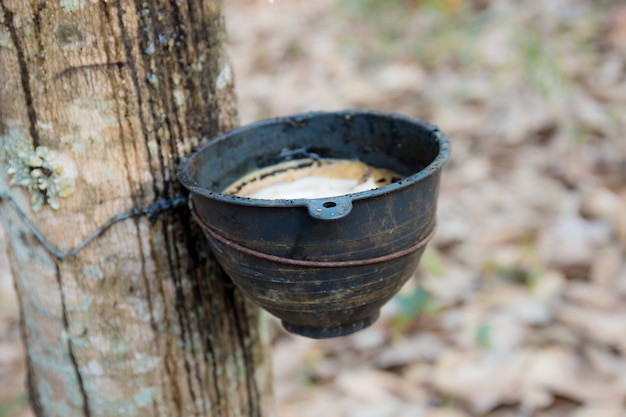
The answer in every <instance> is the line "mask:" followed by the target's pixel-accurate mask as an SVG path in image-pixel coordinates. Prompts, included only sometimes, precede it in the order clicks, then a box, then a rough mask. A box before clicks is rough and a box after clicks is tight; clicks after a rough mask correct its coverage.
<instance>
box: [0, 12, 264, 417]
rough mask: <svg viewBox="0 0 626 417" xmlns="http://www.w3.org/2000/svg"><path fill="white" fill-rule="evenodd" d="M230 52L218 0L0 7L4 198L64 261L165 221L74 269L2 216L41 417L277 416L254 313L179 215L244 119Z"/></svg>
mask: <svg viewBox="0 0 626 417" xmlns="http://www.w3.org/2000/svg"><path fill="white" fill-rule="evenodd" d="M224 38H225V34H224V22H223V17H222V14H221V3H220V2H219V1H217V0H185V1H178V0H146V1H131V0H104V1H99V0H60V1H45V0H30V1H22V0H0V146H1V147H2V161H3V162H2V164H3V167H4V169H1V170H0V171H1V174H0V187H1V188H2V191H3V192H8V193H10V194H11V196H12V198H13V199H14V200H15V201H16V202H17V203H18V204H19V206H20V207H21V210H23V211H24V212H26V213H28V216H29V218H30V219H31V221H32V222H33V223H34V224H35V226H36V227H37V228H38V229H39V230H40V231H41V232H42V234H43V235H44V236H45V237H46V239H47V240H48V241H49V242H50V243H51V244H52V245H54V246H56V247H57V248H59V249H60V250H69V249H71V248H72V247H75V246H76V245H77V244H79V243H80V242H81V241H82V240H83V239H85V238H86V237H87V236H88V235H89V234H91V233H92V232H94V230H97V229H98V228H99V227H100V226H101V225H103V224H104V223H105V222H106V221H107V220H109V219H110V218H111V217H113V216H115V215H118V214H120V213H125V212H128V211H130V210H132V209H136V208H141V207H147V206H150V205H153V207H156V206H159V207H161V208H162V209H163V211H162V212H161V213H160V214H158V215H157V216H156V217H155V216H150V214H151V213H144V214H145V215H140V216H138V217H134V218H132V219H128V220H125V221H122V222H119V223H116V224H115V225H113V226H112V227H111V228H110V229H109V230H107V231H106V232H105V233H104V234H103V235H102V236H100V237H99V238H97V239H96V240H95V241H93V242H92V243H91V244H89V245H88V246H86V247H85V249H84V250H82V251H80V252H79V253H78V254H77V255H75V256H73V257H70V258H67V259H64V260H61V259H58V258H56V257H54V256H52V255H51V254H50V253H49V252H48V251H47V250H46V249H45V248H44V247H43V246H42V245H41V244H40V243H39V242H38V241H37V240H36V239H35V238H34V235H33V233H32V232H31V230H30V229H29V228H27V227H26V225H25V223H24V222H22V221H21V220H20V219H19V217H18V215H17V213H16V211H15V210H13V208H11V207H10V206H9V205H7V204H6V203H5V204H3V205H2V210H1V213H2V214H1V215H2V220H3V224H4V227H5V229H6V232H7V239H8V245H9V258H10V261H11V268H12V273H13V276H14V279H15V285H16V289H17V293H18V297H19V300H20V306H21V314H22V321H23V323H22V324H23V338H24V343H25V346H26V349H27V356H28V369H29V382H28V385H29V394H30V399H31V403H32V405H33V408H34V410H35V413H36V414H37V415H38V416H62V417H72V416H83V417H87V416H111V417H113V416H115V417H120V416H167V417H172V416H266V415H270V414H272V410H271V402H272V400H271V392H270V391H271V381H270V377H269V368H270V366H269V363H268V356H267V355H266V354H265V352H264V348H263V346H264V344H263V340H262V339H263V338H262V337H261V332H260V331H259V327H260V326H259V323H260V321H259V313H258V311H257V309H256V308H253V307H251V306H250V305H248V304H247V303H246V302H245V301H244V300H243V299H242V297H241V296H240V295H239V293H238V292H237V291H236V290H233V289H231V288H229V287H227V286H225V285H223V284H222V279H223V277H222V276H221V274H222V272H221V270H220V269H219V267H218V266H217V265H216V263H215V261H214V259H213V258H212V256H211V255H210V253H209V252H208V251H207V248H206V246H205V244H204V238H203V237H202V236H201V235H200V234H199V233H198V231H197V229H196V227H195V226H194V225H193V224H192V222H191V221H190V217H189V213H188V210H187V208H186V206H185V205H182V206H180V207H177V208H170V207H168V201H171V199H172V198H173V197H175V196H177V195H178V193H180V192H181V189H180V187H179V185H178V183H177V181H176V178H175V171H176V166H177V164H178V162H179V161H180V160H181V159H182V158H184V157H185V155H188V154H189V153H190V152H191V150H193V149H194V148H195V147H197V146H198V145H199V144H200V142H201V141H202V139H203V138H206V137H210V136H212V135H214V134H216V133H218V132H221V131H224V130H226V129H228V128H231V127H233V124H234V123H235V120H236V107H235V97H234V93H233V75H232V71H231V67H230V65H229V62H228V59H227V57H226V55H225V46H224ZM11 181H12V182H13V183H14V184H13V185H12V186H9V182H11ZM155 202H156V203H159V204H157V205H156V206H155V205H154V203H155ZM152 214H154V212H152Z"/></svg>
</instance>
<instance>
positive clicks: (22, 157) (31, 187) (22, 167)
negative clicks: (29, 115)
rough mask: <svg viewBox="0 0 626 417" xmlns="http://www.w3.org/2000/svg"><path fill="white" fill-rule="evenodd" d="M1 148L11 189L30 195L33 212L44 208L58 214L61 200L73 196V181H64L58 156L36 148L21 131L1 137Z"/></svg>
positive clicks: (42, 147)
mask: <svg viewBox="0 0 626 417" xmlns="http://www.w3.org/2000/svg"><path fill="white" fill-rule="evenodd" d="M0 148H1V149H2V160H3V162H4V165H5V168H6V171H7V174H8V175H9V177H10V178H11V180H10V181H9V185H12V186H20V187H22V188H24V189H26V190H27V191H28V192H29V193H30V196H31V198H30V202H31V204H32V208H33V211H35V212H38V211H40V210H41V209H42V208H43V206H44V205H45V204H48V205H49V206H50V207H51V208H52V209H54V210H58V209H59V207H60V206H61V203H60V201H59V199H60V198H66V197H68V196H70V195H71V194H72V193H73V192H74V181H72V180H71V179H68V178H63V177H62V174H63V166H62V165H60V164H58V163H56V162H55V161H54V157H55V152H54V151H52V150H50V149H49V148H48V147H46V146H37V147H34V146H33V145H32V144H31V143H30V142H29V141H28V139H27V138H26V136H25V135H24V134H23V133H21V132H20V131H19V130H18V129H15V128H10V129H9V130H8V132H7V134H6V135H2V136H0Z"/></svg>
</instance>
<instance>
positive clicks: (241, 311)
mask: <svg viewBox="0 0 626 417" xmlns="http://www.w3.org/2000/svg"><path fill="white" fill-rule="evenodd" d="M230 293H231V295H232V302H233V311H234V319H235V331H236V332H237V337H238V338H239V344H240V346H241V347H242V350H243V361H244V368H245V371H246V386H247V391H248V407H249V410H250V411H249V413H250V416H252V417H260V416H261V409H260V398H261V394H260V393H259V387H258V386H257V383H256V373H255V372H254V371H255V363H254V357H253V356H252V354H251V352H250V346H248V345H247V344H246V337H252V335H251V334H250V333H251V332H250V327H249V317H247V312H246V304H245V303H246V302H245V300H243V299H241V298H240V297H237V294H236V290H235V289H232V290H231V291H230Z"/></svg>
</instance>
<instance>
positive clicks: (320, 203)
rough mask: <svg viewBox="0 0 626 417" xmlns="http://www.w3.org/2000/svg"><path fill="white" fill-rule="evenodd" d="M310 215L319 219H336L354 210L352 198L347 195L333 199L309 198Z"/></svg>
mask: <svg viewBox="0 0 626 417" xmlns="http://www.w3.org/2000/svg"><path fill="white" fill-rule="evenodd" d="M307 208H308V210H309V215H310V216H311V217H313V218H315V219H319V220H336V219H340V218H342V217H345V216H347V215H348V214H349V213H350V211H351V210H352V200H350V199H349V198H347V197H342V198H334V199H333V200H330V201H329V200H326V201H324V200H319V199H313V200H309V201H308V203H307Z"/></svg>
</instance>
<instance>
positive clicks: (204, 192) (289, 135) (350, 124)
mask: <svg viewBox="0 0 626 417" xmlns="http://www.w3.org/2000/svg"><path fill="white" fill-rule="evenodd" d="M449 153H450V144H449V141H448V139H447V138H446V137H445V135H444V134H443V133H441V132H440V131H439V130H438V129H437V128H436V127H434V126H432V125H430V124H428V123H426V122H422V121H419V120H415V119H412V118H408V117H405V116H399V115H391V114H382V113H375V112H369V111H343V112H333V113H310V114H303V115H297V116H293V117H288V118H279V119H272V120H267V121H263V122H259V123H254V124H251V125H248V126H245V127H242V128H240V129H236V130H233V131H231V132H229V133H226V134H224V135H221V136H218V137H216V138H214V139H213V140H211V141H210V142H209V143H208V144H206V145H205V146H204V147H203V148H202V149H200V150H198V151H197V152H196V153H194V154H193V155H192V156H191V157H190V158H189V159H188V160H187V161H185V162H184V163H183V164H181V166H180V169H179V179H180V181H181V183H182V184H183V185H184V186H185V187H186V188H187V189H189V191H190V192H191V195H190V207H191V209H192V211H193V213H194V217H195V218H196V220H197V221H198V223H199V224H200V225H201V226H202V228H203V230H204V232H205V234H206V236H207V239H208V241H209V243H210V245H211V248H212V249H213V251H214V253H215V255H216V257H217V259H218V261H219V262H220V264H221V265H222V267H223V268H224V270H225V271H226V273H227V274H228V275H229V277H230V278H231V279H232V281H233V282H234V283H235V285H237V286H238V287H239V288H240V289H241V291H242V292H243V293H244V294H245V295H246V296H248V297H249V298H251V299H252V300H253V301H254V302H256V303H257V304H258V305H260V306H261V307H263V308H264V309H266V310H267V311H269V312H270V313H272V314H274V315H275V316H277V317H278V318H280V319H281V320H282V322H283V325H284V327H285V328H286V329H287V330H288V331H290V332H293V333H297V334H301V335H304V336H308V337H314V338H326V337H335V336H343V335H347V334H350V333H352V332H355V331H357V330H360V329H362V328H365V327H367V326H369V325H370V324H371V323H373V322H374V321H375V320H376V318H377V317H378V314H379V311H380V308H381V307H382V305H384V304H385V303H386V302H387V301H388V300H389V299H390V298H391V297H393V295H394V294H396V292H397V291H398V290H399V289H400V288H401V287H402V285H403V284H404V283H405V282H406V280H407V279H408V278H409V277H410V276H411V275H412V274H413V272H414V271H415V269H416V267H417V265H418V263H419V259H420V257H421V255H422V253H423V251H424V248H425V245H426V243H427V242H428V240H429V239H430V237H432V234H433V233H434V229H435V225H436V206H437V195H438V191H439V179H440V175H441V168H442V166H443V165H444V164H445V162H446V161H447V159H448V157H449ZM311 156H314V157H318V156H319V157H322V158H344V159H345V158H347V159H359V160H361V161H363V162H364V163H366V164H369V165H371V166H374V167H379V168H388V169H391V170H393V171H395V172H397V173H399V174H401V175H403V176H405V177H404V178H403V179H401V180H400V181H397V182H395V183H392V184H390V185H387V186H385V187H381V188H377V189H375V190H370V191H364V192H358V193H353V194H347V195H342V196H337V197H328V198H316V199H293V200H289V199H283V200H262V199H254V198H245V197H237V196H232V195H226V194H223V193H222V191H223V190H224V189H225V188H226V187H228V186H229V185H231V184H232V183H233V182H235V181H236V180H238V179H239V178H241V177H243V176H244V175H246V174H248V173H251V172H252V171H255V170H257V169H260V168H265V167H268V166H271V165H275V164H277V163H281V162H284V161H286V160H290V159H300V158H306V157H311Z"/></svg>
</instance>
